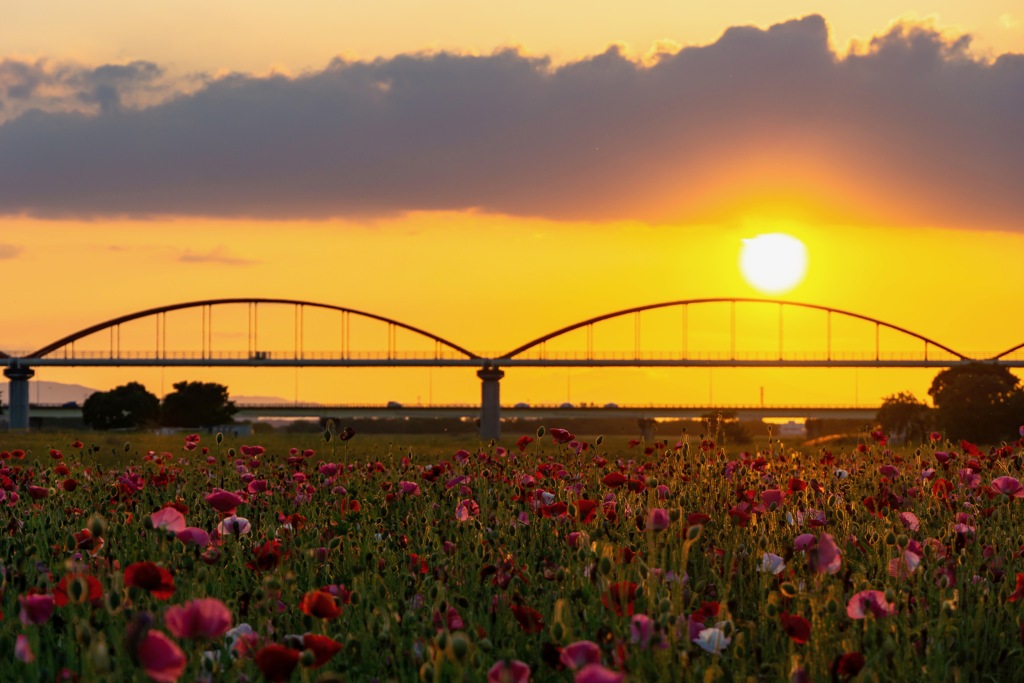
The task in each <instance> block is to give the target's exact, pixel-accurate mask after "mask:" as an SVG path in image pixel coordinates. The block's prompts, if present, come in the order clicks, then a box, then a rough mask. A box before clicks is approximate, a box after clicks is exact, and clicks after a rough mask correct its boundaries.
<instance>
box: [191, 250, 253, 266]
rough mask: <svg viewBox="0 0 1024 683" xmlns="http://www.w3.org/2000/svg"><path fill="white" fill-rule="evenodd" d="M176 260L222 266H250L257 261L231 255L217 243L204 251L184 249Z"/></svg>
mask: <svg viewBox="0 0 1024 683" xmlns="http://www.w3.org/2000/svg"><path fill="white" fill-rule="evenodd" d="M178 260H179V261H181V262H182V263H215V264H218V265H222V266H251V265H255V264H257V263H259V261H256V260H254V259H248V258H243V257H241V256H235V255H233V254H232V253H231V252H230V251H229V250H228V248H227V247H225V246H224V245H218V246H216V247H214V248H213V249H210V250H209V251H206V252H199V251H192V250H191V249H186V250H185V253H183V254H182V255H180V256H179V257H178Z"/></svg>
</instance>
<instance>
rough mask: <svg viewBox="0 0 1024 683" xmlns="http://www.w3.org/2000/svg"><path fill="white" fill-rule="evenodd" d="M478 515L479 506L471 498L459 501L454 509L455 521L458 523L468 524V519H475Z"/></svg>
mask: <svg viewBox="0 0 1024 683" xmlns="http://www.w3.org/2000/svg"><path fill="white" fill-rule="evenodd" d="M479 514H480V506H479V505H478V504H477V502H476V501H475V500H473V499H472V498H467V499H465V500H463V501H460V502H459V504H458V505H457V506H456V507H455V519H457V520H459V521H460V522H468V521H469V518H470V517H476V516H477V515H479Z"/></svg>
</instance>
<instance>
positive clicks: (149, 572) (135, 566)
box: [124, 562, 174, 600]
mask: <svg viewBox="0 0 1024 683" xmlns="http://www.w3.org/2000/svg"><path fill="white" fill-rule="evenodd" d="M124 583H125V585H126V586H135V587H136V588H141V589H143V590H146V591H149V592H150V594H152V596H153V597H154V598H156V599H157V600H167V599H169V598H170V597H171V596H172V595H174V577H172V576H171V573H170V572H169V571H167V570H166V569H164V568H163V567H161V566H160V565H158V564H155V563H153V562H134V563H132V564H130V565H128V566H127V567H125V570H124Z"/></svg>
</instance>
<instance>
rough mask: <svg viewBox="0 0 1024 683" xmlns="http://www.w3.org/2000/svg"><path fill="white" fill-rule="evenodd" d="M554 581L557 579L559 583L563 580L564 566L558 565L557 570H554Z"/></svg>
mask: <svg viewBox="0 0 1024 683" xmlns="http://www.w3.org/2000/svg"><path fill="white" fill-rule="evenodd" d="M555 581H558V582H559V583H561V582H562V581H565V568H564V567H559V568H558V570H557V571H556V572H555Z"/></svg>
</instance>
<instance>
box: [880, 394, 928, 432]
mask: <svg viewBox="0 0 1024 683" xmlns="http://www.w3.org/2000/svg"><path fill="white" fill-rule="evenodd" d="M928 413H929V409H928V406H927V405H925V404H924V403H922V402H921V401H918V400H917V397H915V396H914V395H913V394H911V393H908V392H900V393H898V394H893V395H892V396H888V397H886V399H885V400H884V401H882V407H881V408H879V410H878V415H877V416H876V417H875V419H876V420H877V421H878V424H879V425H880V426H881V427H882V431H883V432H885V433H886V434H887V435H890V436H892V438H893V440H894V441H896V442H898V443H906V442H908V441H921V440H923V439H924V436H925V432H927V431H928V430H929V428H930V424H931V418H930V415H929V414H928Z"/></svg>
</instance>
